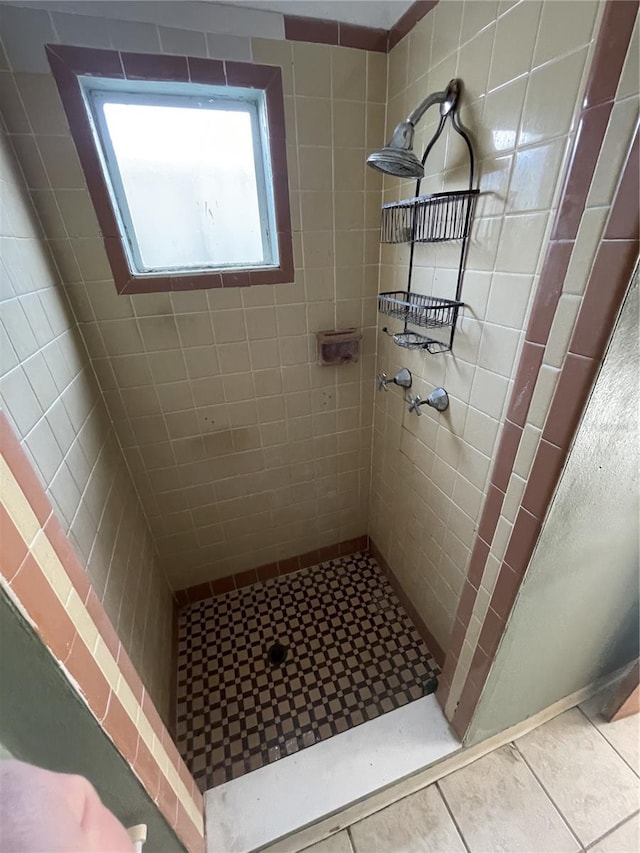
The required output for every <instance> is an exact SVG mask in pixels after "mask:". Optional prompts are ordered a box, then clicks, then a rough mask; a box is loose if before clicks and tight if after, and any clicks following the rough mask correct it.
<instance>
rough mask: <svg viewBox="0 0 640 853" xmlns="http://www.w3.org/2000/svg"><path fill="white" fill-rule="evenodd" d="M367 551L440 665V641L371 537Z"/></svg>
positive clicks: (442, 660)
mask: <svg viewBox="0 0 640 853" xmlns="http://www.w3.org/2000/svg"><path fill="white" fill-rule="evenodd" d="M369 552H370V554H371V555H372V556H373V557H374V558H375V560H376V562H377V563H378V565H379V566H380V568H381V570H382V572H383V573H384V574H385V575H386V578H387V580H388V581H389V583H390V584H391V586H392V587H393V590H394V592H395V594H396V595H397V596H398V598H399V599H400V602H401V604H402V606H403V607H404V609H405V610H406V611H407V613H408V614H409V616H410V618H411V621H412V622H413V624H414V625H415V626H416V630H417V631H418V634H420V636H421V637H422V639H423V640H424V641H425V643H426V644H427V647H428V649H429V651H430V652H431V654H432V656H433V659H434V660H435V662H436V663H437V664H438V666H440V667H442V665H443V663H444V659H445V656H444V651H443V650H442V647H441V645H440V643H438V641H437V640H436V638H435V637H434V636H433V634H432V633H431V631H430V630H429V628H428V627H427V625H426V624H425V622H424V620H423V618H422V616H420V614H419V613H418V611H417V610H416V608H415V606H414V604H413V602H412V601H411V599H410V598H409V596H408V595H407V593H406V592H405V591H404V589H403V587H402V585H401V584H400V581H399V580H398V578H397V577H396V576H395V574H394V573H393V570H392V568H391V566H390V565H389V563H387V561H386V560H385V558H384V556H383V555H382V552H381V551H380V549H379V548H378V546H377V545H376V543H375V542H374V541H373V539H371V538H369Z"/></svg>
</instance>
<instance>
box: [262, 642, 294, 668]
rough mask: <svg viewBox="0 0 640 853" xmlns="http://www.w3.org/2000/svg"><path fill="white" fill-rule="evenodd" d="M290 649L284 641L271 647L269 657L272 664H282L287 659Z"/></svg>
mask: <svg viewBox="0 0 640 853" xmlns="http://www.w3.org/2000/svg"><path fill="white" fill-rule="evenodd" d="M288 652H289V649H288V648H287V647H286V646H283V645H282V643H274V644H273V645H272V646H271V648H270V649H269V652H268V655H267V657H268V658H269V663H270V664H271V665H272V666H280V665H281V664H283V663H284V662H285V660H286V659H287V654H288Z"/></svg>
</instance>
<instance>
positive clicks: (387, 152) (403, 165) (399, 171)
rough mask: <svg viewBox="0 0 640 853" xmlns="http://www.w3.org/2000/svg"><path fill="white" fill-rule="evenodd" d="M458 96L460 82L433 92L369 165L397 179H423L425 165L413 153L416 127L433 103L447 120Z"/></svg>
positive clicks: (372, 157) (368, 161)
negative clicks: (438, 106) (438, 105)
mask: <svg viewBox="0 0 640 853" xmlns="http://www.w3.org/2000/svg"><path fill="white" fill-rule="evenodd" d="M459 94H460V81H459V80H451V81H450V82H449V85H448V86H447V89H446V91H444V92H434V93H433V95H429V96H428V97H427V98H425V99H424V101H422V103H421V104H420V105H419V106H417V107H416V108H415V110H414V111H413V112H412V113H411V114H410V115H409V116H407V118H406V119H405V120H404V121H401V122H400V124H399V125H398V126H397V127H396V129H395V130H394V131H393V136H392V137H391V140H390V141H389V142H388V143H387V144H386V145H385V147H384V148H382V149H381V150H380V151H374V152H373V154H369V156H368V157H367V165H369V166H371V167H372V168H374V169H377V170H378V171H379V172H384V173H385V174H386V175H395V177H397V178H423V177H424V164H423V163H421V162H420V160H418V158H417V157H416V155H415V154H414V153H413V136H414V133H415V129H416V125H417V124H418V122H419V121H420V119H421V118H422V116H423V115H424V114H425V113H426V111H427V110H428V109H429V107H431V106H433V105H434V104H440V115H441V116H442V117H443V118H444V117H446V116H447V115H448V114H449V113H450V112H452V111H453V110H454V109H455V106H456V103H457V101H458V96H459ZM441 122H442V119H441Z"/></svg>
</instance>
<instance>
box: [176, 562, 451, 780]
mask: <svg viewBox="0 0 640 853" xmlns="http://www.w3.org/2000/svg"><path fill="white" fill-rule="evenodd" d="M275 642H280V643H281V644H282V645H283V646H285V647H286V649H287V656H286V658H285V661H284V663H282V664H281V665H277V664H273V663H271V662H270V660H269V649H270V648H271V646H272V645H273V644H274V643H275ZM438 672H439V669H438V667H437V665H436V663H435V661H434V660H433V658H432V657H431V654H430V652H429V650H428V648H427V646H426V645H425V643H424V642H423V640H422V639H421V638H420V636H419V634H418V632H417V631H416V629H415V627H414V625H413V623H412V622H411V620H410V619H409V616H408V615H407V613H406V612H405V610H404V609H403V607H402V605H401V604H400V602H399V600H398V599H397V597H396V595H395V593H394V592H393V590H392V588H391V586H390V585H389V583H388V581H387V579H386V578H385V576H384V575H383V574H382V572H381V571H380V569H379V568H378V565H377V563H376V561H375V560H374V559H373V557H371V556H370V555H369V554H366V553H357V554H353V555H351V556H349V557H340V558H339V559H336V560H330V561H328V562H326V563H321V564H320V565H318V566H312V567H311V568H308V569H303V570H301V571H299V572H296V573H294V574H290V575H285V576H283V577H278V578H272V579H271V580H268V581H266V582H265V583H262V584H256V585H255V586H251V587H247V588H245V589H241V590H235V591H233V592H229V593H225V594H224V595H220V596H217V597H216V598H211V599H207V600H205V601H200V602H197V603H196V604H192V605H190V606H189V607H187V608H185V609H184V610H183V611H182V612H181V613H180V618H179V627H178V707H177V745H178V748H179V750H180V752H181V753H182V756H183V757H184V759H185V761H186V763H187V765H188V766H189V768H190V769H191V771H192V773H193V775H194V777H195V779H196V781H197V782H198V784H199V785H200V787H201V789H202V790H206V789H207V788H211V787H213V786H215V785H219V784H222V783H223V782H227V781H229V780H230V779H234V778H236V777H238V776H241V775H243V774H244V773H247V772H249V771H250V770H255V769H257V768H258V767H261V766H263V765H265V764H268V763H270V762H272V761H277V760H278V759H279V758H282V757H283V756H286V755H291V754H292V753H293V752H297V751H298V750H300V749H304V748H305V747H307V746H311V745H313V744H314V743H316V742H318V741H320V740H324V739H325V738H328V737H332V736H333V735H335V734H339V733H340V732H344V731H346V730H347V729H349V728H352V727H353V726H356V725H359V724H360V723H363V722H365V721H367V720H371V719H374V718H375V717H377V716H379V715H380V714H383V713H385V712H387V711H392V710H394V709H395V708H399V707H401V706H402V705H406V704H407V703H408V702H411V701H412V700H415V699H419V698H420V697H421V696H423V695H424V692H425V691H424V687H425V684H426V683H427V682H428V681H429V680H430V679H431V678H433V677H434V676H435V675H437V674H438Z"/></svg>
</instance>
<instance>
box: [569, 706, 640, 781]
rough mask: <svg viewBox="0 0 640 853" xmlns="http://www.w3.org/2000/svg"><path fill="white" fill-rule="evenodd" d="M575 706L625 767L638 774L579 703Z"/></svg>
mask: <svg viewBox="0 0 640 853" xmlns="http://www.w3.org/2000/svg"><path fill="white" fill-rule="evenodd" d="M576 708H577V709H578V711H580V713H581V714H582V715H583V716H584V718H585V719H586V720H587V721H588V722H589V723H590V724H591V725H592V726H593V728H594V729H595V730H596V731H597V732H598V734H599V735H600V737H601V738H602V739H603V740H604V741H605V742H606V744H607V746H610V747H611V749H612V750H613V751H614V752H615V753H616V755H618V756H619V757H620V759H621V760H622V761H624V763H625V764H626V765H627V767H628V768H629V769H630V770H632V771H633V772H634V774H635V775H636V776H638V771H637V770H636V769H635V767H632V766H631V764H629V762H628V761H627V759H626V758H625V757H624V755H622V753H621V752H619V751H618V749H617V748H616V747H615V746H614V745H613V744H612V743H611V741H610V740H609V738H607V737H606V735H605V734H604V732H603V731H601V730H600V728H599V727H598V726H596V724H595V723H594V722H593V720H592V719H591V718H590V717H589V715H588V714H586V713H585V712H584V711H583V710H582V708H581V707H580V705H576Z"/></svg>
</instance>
